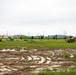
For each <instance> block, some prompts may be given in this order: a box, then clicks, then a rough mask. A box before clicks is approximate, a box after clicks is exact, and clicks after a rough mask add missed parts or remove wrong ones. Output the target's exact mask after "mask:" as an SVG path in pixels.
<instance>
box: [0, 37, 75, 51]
mask: <svg viewBox="0 0 76 75" xmlns="http://www.w3.org/2000/svg"><path fill="white" fill-rule="evenodd" d="M23 47H24V48H26V49H33V48H37V49H59V48H63V49H66V48H76V42H74V43H67V42H66V41H65V40H64V39H58V40H54V39H49V40H48V39H43V40H42V41H41V39H33V40H32V39H31V38H30V39H18V41H17V40H16V39H14V41H9V40H6V39H2V41H1V42H0V49H4V48H6V49H7V48H10V49H13V48H15V49H21V48H23Z"/></svg>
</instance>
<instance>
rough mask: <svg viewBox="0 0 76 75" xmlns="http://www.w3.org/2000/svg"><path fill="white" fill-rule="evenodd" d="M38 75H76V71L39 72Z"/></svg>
mask: <svg viewBox="0 0 76 75" xmlns="http://www.w3.org/2000/svg"><path fill="white" fill-rule="evenodd" d="M38 75H76V71H69V72H67V71H65V72H51V71H46V72H39V73H38Z"/></svg>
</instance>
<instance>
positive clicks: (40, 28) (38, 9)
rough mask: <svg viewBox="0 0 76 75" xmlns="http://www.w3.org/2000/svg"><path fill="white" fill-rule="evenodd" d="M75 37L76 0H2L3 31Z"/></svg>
mask: <svg viewBox="0 0 76 75" xmlns="http://www.w3.org/2000/svg"><path fill="white" fill-rule="evenodd" d="M7 31H8V34H9V35H14V34H24V35H41V34H43V33H44V35H52V34H66V35H75V36H76V0H0V34H1V35H6V33H7Z"/></svg>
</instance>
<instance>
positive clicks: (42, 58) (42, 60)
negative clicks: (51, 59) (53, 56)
mask: <svg viewBox="0 0 76 75" xmlns="http://www.w3.org/2000/svg"><path fill="white" fill-rule="evenodd" d="M40 59H41V61H39V63H38V64H42V63H43V62H44V61H45V58H44V57H41V56H40Z"/></svg>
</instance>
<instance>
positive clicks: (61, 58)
mask: <svg viewBox="0 0 76 75" xmlns="http://www.w3.org/2000/svg"><path fill="white" fill-rule="evenodd" d="M75 59H76V50H75V49H56V50H37V49H33V50H23V49H21V50H15V49H12V50H10V49H3V50H0V75H26V74H27V73H30V74H33V73H38V72H40V71H43V70H46V69H49V70H51V71H61V70H63V71H64V70H68V71H69V70H70V69H73V70H75V69H76V60H75Z"/></svg>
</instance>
